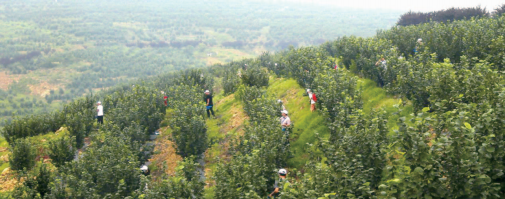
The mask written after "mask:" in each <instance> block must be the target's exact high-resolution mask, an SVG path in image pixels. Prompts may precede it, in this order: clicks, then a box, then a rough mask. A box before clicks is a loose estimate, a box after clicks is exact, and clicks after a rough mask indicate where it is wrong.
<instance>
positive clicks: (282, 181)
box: [268, 169, 289, 198]
mask: <svg viewBox="0 0 505 199" xmlns="http://www.w3.org/2000/svg"><path fill="white" fill-rule="evenodd" d="M278 173H279V179H278V180H276V181H275V184H274V191H273V192H272V193H271V194H270V195H268V197H269V198H271V197H273V198H276V197H279V195H280V194H281V191H282V190H283V189H284V187H285V186H289V181H288V180H287V179H286V176H287V174H288V172H287V171H286V169H279V172H278Z"/></svg>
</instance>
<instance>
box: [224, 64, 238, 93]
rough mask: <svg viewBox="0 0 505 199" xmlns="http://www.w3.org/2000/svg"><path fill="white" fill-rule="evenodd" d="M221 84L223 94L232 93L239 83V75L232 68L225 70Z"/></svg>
mask: <svg viewBox="0 0 505 199" xmlns="http://www.w3.org/2000/svg"><path fill="white" fill-rule="evenodd" d="M222 84H223V90H224V94H225V95H228V94H231V93H234V92H235V91H236V90H237V88H238V87H239V85H240V77H239V75H238V73H237V72H236V71H234V70H231V71H228V70H227V71H225V73H224V75H223V80H222Z"/></svg>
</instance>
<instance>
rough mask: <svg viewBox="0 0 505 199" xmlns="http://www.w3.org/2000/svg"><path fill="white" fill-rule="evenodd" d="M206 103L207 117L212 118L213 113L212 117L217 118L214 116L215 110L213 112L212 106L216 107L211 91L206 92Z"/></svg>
mask: <svg viewBox="0 0 505 199" xmlns="http://www.w3.org/2000/svg"><path fill="white" fill-rule="evenodd" d="M205 103H206V104H207V117H209V118H210V113H211V112H212V116H213V117H216V116H215V115H214V110H212V106H214V103H212V95H211V94H210V91H209V90H206V91H205Z"/></svg>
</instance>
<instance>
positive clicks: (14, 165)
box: [9, 139, 37, 171]
mask: <svg viewBox="0 0 505 199" xmlns="http://www.w3.org/2000/svg"><path fill="white" fill-rule="evenodd" d="M36 156H37V153H36V152H35V149H34V148H33V147H32V144H31V143H30V142H29V141H28V140H27V139H18V140H16V141H15V142H14V145H12V146H11V155H9V164H10V167H11V169H12V170H16V171H20V170H23V169H27V170H30V169H31V168H32V167H33V166H35V157H36Z"/></svg>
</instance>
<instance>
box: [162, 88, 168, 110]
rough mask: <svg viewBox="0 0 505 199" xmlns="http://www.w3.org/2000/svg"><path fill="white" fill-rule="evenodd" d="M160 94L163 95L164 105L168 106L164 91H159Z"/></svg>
mask: <svg viewBox="0 0 505 199" xmlns="http://www.w3.org/2000/svg"><path fill="white" fill-rule="evenodd" d="M161 94H162V95H163V102H164V103H165V106H168V96H167V94H166V93H165V92H164V91H161Z"/></svg>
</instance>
